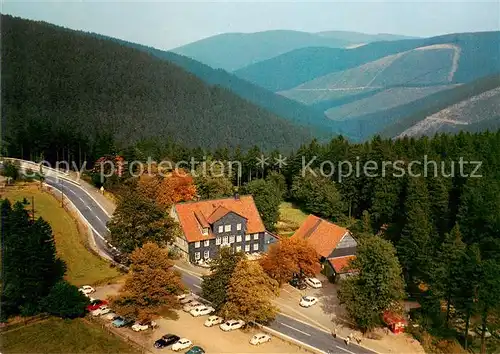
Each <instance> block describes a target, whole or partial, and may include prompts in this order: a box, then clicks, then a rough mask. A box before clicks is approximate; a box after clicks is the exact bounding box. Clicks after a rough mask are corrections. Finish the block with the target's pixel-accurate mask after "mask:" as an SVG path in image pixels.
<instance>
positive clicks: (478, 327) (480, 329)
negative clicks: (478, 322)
mask: <svg viewBox="0 0 500 354" xmlns="http://www.w3.org/2000/svg"><path fill="white" fill-rule="evenodd" d="M476 333H477V334H478V335H479V336H480V335H481V334H482V333H483V326H477V327H476ZM489 337H491V333H490V331H489V328H488V327H486V332H484V338H489Z"/></svg>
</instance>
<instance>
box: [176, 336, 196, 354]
mask: <svg viewBox="0 0 500 354" xmlns="http://www.w3.org/2000/svg"><path fill="white" fill-rule="evenodd" d="M192 345H193V343H192V342H191V341H190V340H189V339H187V338H181V339H179V340H178V341H177V342H175V343H174V344H173V345H172V350H173V351H174V352H177V351H179V350H183V349H187V348H189V347H190V346H192Z"/></svg>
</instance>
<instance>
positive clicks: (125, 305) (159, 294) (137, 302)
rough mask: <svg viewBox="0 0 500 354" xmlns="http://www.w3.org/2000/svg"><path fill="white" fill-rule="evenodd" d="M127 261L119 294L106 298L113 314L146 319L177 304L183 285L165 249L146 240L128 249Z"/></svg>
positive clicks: (150, 318)
mask: <svg viewBox="0 0 500 354" xmlns="http://www.w3.org/2000/svg"><path fill="white" fill-rule="evenodd" d="M131 261H132V265H131V270H130V273H129V275H128V276H127V279H126V281H125V284H124V285H123V287H122V288H121V289H120V293H119V294H118V295H117V296H114V297H111V298H110V303H111V307H112V308H113V310H114V311H115V312H116V313H117V314H119V315H121V316H124V317H126V318H129V319H132V320H139V321H149V320H152V319H154V318H155V317H157V316H158V315H159V314H160V313H161V312H164V311H166V310H170V309H175V308H178V307H179V301H178V300H177V297H176V295H177V294H180V293H182V292H183V291H184V285H183V284H182V281H181V275H180V273H179V272H177V271H174V269H173V265H174V264H173V263H172V261H171V260H170V259H169V258H168V251H167V250H166V249H165V248H160V247H159V246H158V245H157V244H155V243H152V242H148V243H146V244H144V246H143V247H142V248H137V249H136V250H135V251H134V252H132V255H131Z"/></svg>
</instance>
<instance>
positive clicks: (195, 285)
mask: <svg viewBox="0 0 500 354" xmlns="http://www.w3.org/2000/svg"><path fill="white" fill-rule="evenodd" d="M192 285H193V286H194V287H196V288H198V289H201V286H199V285H197V284H192Z"/></svg>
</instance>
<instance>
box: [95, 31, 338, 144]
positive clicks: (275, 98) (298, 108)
mask: <svg viewBox="0 0 500 354" xmlns="http://www.w3.org/2000/svg"><path fill="white" fill-rule="evenodd" d="M97 36H98V37H99V38H104V39H110V40H114V41H117V42H118V43H121V44H123V45H126V46H129V47H132V48H136V49H139V50H142V51H145V52H148V53H150V54H152V55H154V56H156V57H158V58H160V59H165V60H168V61H169V62H172V63H174V64H176V65H179V66H180V67H182V68H183V69H185V70H186V71H188V72H190V73H192V74H194V75H196V76H197V77H199V78H200V79H202V80H203V81H204V82H206V83H207V84H210V85H217V86H220V87H223V88H226V89H228V90H230V91H231V92H233V93H235V94H237V95H238V96H240V97H242V98H244V99H246V100H248V101H250V102H252V103H255V104H256V105H258V106H260V107H263V108H265V109H267V110H268V111H270V112H272V113H274V114H276V115H278V116H280V117H283V118H285V119H287V120H290V121H292V122H295V123H299V124H301V125H306V126H309V127H310V128H311V129H312V130H313V133H314V135H315V136H318V137H328V138H329V137H331V136H332V134H338V133H340V132H341V130H340V129H341V128H340V127H339V125H338V124H336V123H335V122H332V121H330V120H328V119H327V118H326V116H325V114H324V113H323V111H321V110H318V109H315V108H314V107H309V106H307V105H304V104H302V103H300V102H297V101H295V100H292V99H289V98H287V97H284V96H282V95H279V94H276V93H274V92H271V91H269V90H266V89H263V88H262V87H260V86H257V85H255V84H252V83H250V82H248V81H245V80H243V79H240V78H239V77H238V76H236V75H234V74H231V73H229V72H227V71H225V70H222V69H218V70H216V69H213V68H211V67H210V66H208V65H205V64H203V63H201V62H198V61H196V60H193V59H190V58H188V57H186V56H183V55H179V54H176V53H173V52H168V51H162V50H159V49H156V48H152V47H147V46H144V45H141V44H137V43H131V42H127V41H122V40H119V39H116V38H110V37H104V36H101V35H97Z"/></svg>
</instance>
